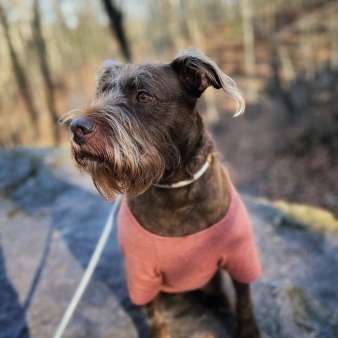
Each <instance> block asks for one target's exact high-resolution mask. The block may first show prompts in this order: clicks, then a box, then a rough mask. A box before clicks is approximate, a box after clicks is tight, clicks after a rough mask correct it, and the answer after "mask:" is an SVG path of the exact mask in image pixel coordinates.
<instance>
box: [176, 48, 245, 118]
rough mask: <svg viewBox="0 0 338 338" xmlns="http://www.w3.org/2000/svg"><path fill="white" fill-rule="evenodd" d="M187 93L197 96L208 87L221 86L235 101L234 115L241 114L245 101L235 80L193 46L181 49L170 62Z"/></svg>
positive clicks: (217, 87)
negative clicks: (235, 109)
mask: <svg viewBox="0 0 338 338" xmlns="http://www.w3.org/2000/svg"><path fill="white" fill-rule="evenodd" d="M171 66H172V67H173V68H174V69H175V71H176V72H177V73H178V75H179V77H180V81H181V82H182V83H183V85H184V86H185V88H186V89H187V91H188V93H189V94H190V95H192V96H194V97H196V98H199V97H200V96H201V95H202V93H203V92H204V91H205V90H206V89H207V88H208V87H209V86H213V87H214V88H216V89H220V88H222V89H223V90H224V91H225V93H227V94H228V95H229V96H230V97H231V98H232V99H234V100H235V101H236V102H237V111H236V114H235V116H237V115H239V114H242V113H243V112H244V109H245V102H244V99H243V97H242V96H241V94H240V93H239V91H238V89H237V86H236V84H235V82H234V81H233V80H232V79H231V78H230V77H229V76H227V75H225V74H224V73H223V72H222V71H221V70H220V69H219V67H218V66H217V64H216V63H215V62H214V61H212V60H211V59H210V58H208V57H207V56H206V55H204V54H202V53H201V52H199V51H198V50H197V49H195V48H186V49H183V50H182V51H181V52H180V53H179V54H178V55H177V56H176V58H175V59H174V61H173V62H172V63H171Z"/></svg>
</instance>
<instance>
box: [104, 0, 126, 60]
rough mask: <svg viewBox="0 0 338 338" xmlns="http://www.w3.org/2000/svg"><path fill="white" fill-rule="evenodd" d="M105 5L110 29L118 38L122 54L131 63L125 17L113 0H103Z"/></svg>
mask: <svg viewBox="0 0 338 338" xmlns="http://www.w3.org/2000/svg"><path fill="white" fill-rule="evenodd" d="M102 1H103V4H104V8H105V10H106V13H107V15H108V18H109V20H110V28H111V31H112V33H113V34H114V35H115V36H116V38H117V40H118V42H119V44H120V47H121V51H122V54H123V56H124V58H125V59H126V61H127V62H131V60H132V57H131V52H130V48H129V44H128V41H127V38H126V34H125V30H124V28H123V15H122V12H121V11H120V10H118V9H117V8H116V5H115V4H114V2H113V0H102Z"/></svg>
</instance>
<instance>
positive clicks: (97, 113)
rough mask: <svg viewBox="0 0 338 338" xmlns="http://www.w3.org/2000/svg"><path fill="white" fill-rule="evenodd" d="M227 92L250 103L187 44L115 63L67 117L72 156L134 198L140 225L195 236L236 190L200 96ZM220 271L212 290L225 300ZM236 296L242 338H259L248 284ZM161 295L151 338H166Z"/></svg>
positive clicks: (106, 190) (109, 187)
mask: <svg viewBox="0 0 338 338" xmlns="http://www.w3.org/2000/svg"><path fill="white" fill-rule="evenodd" d="M209 86H213V87H214V88H217V89H221V88H222V89H223V90H224V91H225V93H226V94H228V96H229V97H230V98H232V99H234V100H235V101H236V102H237V103H238V109H237V112H236V115H238V114H241V113H242V112H243V111H244V101H243V99H242V97H241V95H240V94H239V92H238V90H237V88H236V85H235V83H234V82H233V81H232V80H231V79H230V78H229V77H228V76H226V75H225V74H223V73H222V72H221V70H220V69H219V67H218V66H217V65H216V64H215V63H214V62H213V61H212V60H210V59H209V58H208V57H206V56H205V55H203V54H201V53H200V52H198V51H197V50H195V49H192V48H190V49H185V50H183V51H181V53H180V54H179V55H178V56H177V57H176V58H175V60H174V61H173V62H172V63H170V64H162V63H154V64H144V65H134V64H127V65H119V64H116V63H110V64H109V65H107V66H106V67H105V69H104V70H103V72H102V75H101V77H100V79H99V82H98V85H97V90H96V94H95V97H94V99H93V100H92V102H91V103H90V104H89V105H87V106H86V107H84V108H82V109H79V110H75V111H72V112H70V113H68V114H66V115H65V117H64V118H63V121H65V120H67V119H75V120H74V121H73V122H72V123H71V129H72V131H73V133H74V137H73V140H72V153H73V157H74V160H75V163H76V164H77V166H78V168H79V169H80V170H84V171H86V172H88V173H89V174H90V175H91V176H92V178H93V181H94V183H95V185H96V187H97V189H98V191H99V192H100V193H101V194H102V195H103V196H104V197H105V198H106V199H114V197H115V194H116V193H123V194H126V195H127V199H128V205H129V207H130V209H131V211H132V213H133V214H134V216H135V218H136V219H137V220H138V222H139V223H140V224H141V225H142V226H143V227H144V228H146V229H147V230H149V231H150V232H152V233H155V234H158V235H161V236H171V237H176V236H185V235H189V234H193V233H196V232H198V231H201V230H203V229H205V228H208V227H210V226H211V225H212V224H214V223H216V222H217V221H219V220H220V219H221V218H223V217H224V215H225V214H226V212H227V210H228V206H229V203H230V192H229V191H230V188H229V182H228V180H227V177H226V176H225V174H224V171H223V169H222V167H221V164H220V162H219V160H218V159H217V157H216V156H215V154H214V147H213V141H212V140H211V138H210V137H209V136H208V135H207V133H206V132H205V130H204V127H203V122H202V119H201V117H200V115H199V113H198V112H197V110H196V101H197V99H198V98H199V97H200V96H201V95H202V93H203V92H204V90H205V89H206V88H207V87H209ZM209 154H213V160H212V163H211V165H210V168H209V169H208V170H207V171H206V173H205V174H204V175H203V176H202V177H201V178H199V179H198V180H197V181H195V182H194V183H192V184H190V185H188V186H186V187H182V188H178V189H162V188H158V187H155V186H154V185H153V184H154V183H158V182H159V183H162V184H171V183H174V182H178V181H181V180H186V179H191V178H192V176H193V174H194V173H196V172H197V171H198V170H199V169H200V168H201V167H202V165H203V164H204V163H205V161H206V159H207V156H208V155H209ZM219 276H220V275H219V272H218V273H217V274H216V275H215V277H214V278H213V280H212V281H210V285H208V286H206V289H209V290H210V286H212V288H213V292H214V293H215V294H216V295H217V294H219V296H220V297H221V294H222V292H223V291H222V286H221V283H222V282H221V279H220V278H219ZM234 286H235V289H236V293H237V337H241V338H244V337H248V338H249V337H251V338H256V337H259V332H258V329H257V326H256V324H255V320H254V317H253V313H252V303H251V298H250V290H249V285H247V284H242V283H239V282H236V281H234ZM159 303H160V295H159V296H158V297H157V298H156V299H155V300H154V301H153V302H151V304H148V306H147V308H148V312H149V315H150V316H151V317H152V318H153V319H154V320H153V323H152V327H151V329H152V337H167V329H166V326H165V324H164V322H163V320H162V318H161V315H159V314H160V305H159Z"/></svg>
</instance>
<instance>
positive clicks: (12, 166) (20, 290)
mask: <svg viewBox="0 0 338 338" xmlns="http://www.w3.org/2000/svg"><path fill="white" fill-rule="evenodd" d="M244 200H245V203H246V204H247V206H248V208H249V211H250V216H251V219H252V223H253V228H254V233H255V237H256V242H257V245H258V248H259V254H260V259H261V263H262V268H263V273H262V277H261V278H260V280H258V281H257V282H255V283H254V285H253V297H254V300H255V313H256V317H257V320H258V323H259V326H260V328H261V331H262V337H263V338H264V337H272V338H277V337H278V338H284V337H285V338H290V337H297V338H303V337H304V338H305V337H320V338H322V337H325V338H335V337H338V282H337V281H338V254H337V253H338V237H337V235H335V234H331V233H320V232H316V231H315V230H311V229H310V228H306V227H304V226H302V227H299V226H298V225H297V222H295V223H293V222H292V220H290V219H285V218H284V216H283V214H282V213H280V212H279V211H278V210H276V209H275V208H273V207H271V206H270V205H269V204H268V203H266V202H264V201H263V202H262V201H261V200H259V199H255V198H252V197H250V198H249V197H244ZM110 210H111V205H110V204H108V203H107V202H105V201H103V199H102V198H101V197H100V196H99V195H98V194H97V193H96V191H95V189H94V188H93V185H92V183H91V180H90V178H89V177H88V176H86V175H84V174H80V173H78V172H76V171H75V169H74V168H73V165H72V163H71V161H70V157H69V153H68V150H65V149H24V148H21V149H15V150H11V151H10V150H0V338H21V337H33V338H45V337H52V336H53V333H54V331H55V329H56V327H57V325H58V323H59V321H60V319H61V317H62V315H63V313H64V311H65V309H66V307H67V305H68V303H69V301H70V300H71V297H72V296H73V294H74V292H75V290H76V287H77V286H78V283H79V282H80V280H81V277H82V275H83V273H84V269H85V268H86V266H87V265H88V262H89V259H90V256H91V254H92V252H93V250H94V248H95V246H96V243H97V240H98V238H99V236H100V234H101V231H102V229H103V227H104V225H105V223H106V221H107V218H108V214H109V212H110ZM227 282H228V281H227ZM227 284H228V287H229V293H230V296H231V295H232V292H231V291H232V290H231V288H230V283H227ZM230 299H232V301H233V296H232V297H230ZM165 311H166V317H167V321H168V322H169V323H170V330H171V332H172V335H173V337H174V338H183V337H184V338H188V337H189V338H190V337H195V338H206V337H208V338H211V337H214V338H221V337H229V336H231V335H232V331H233V330H232V326H233V325H232V323H233V318H234V317H233V313H232V312H231V310H230V309H229V310H226V311H225V312H223V313H222V312H221V311H218V312H217V311H216V312H215V311H214V309H212V307H210V306H208V299H206V298H205V296H203V295H201V294H200V293H198V292H193V293H189V294H187V295H185V296H181V295H175V296H170V297H167V299H166V302H165ZM220 317H221V318H222V320H219V318H220ZM147 336H148V331H147V326H146V321H145V316H144V312H143V310H142V309H141V308H138V307H136V306H134V305H132V304H131V302H130V300H129V298H128V293H127V290H126V282H125V276H124V262H123V258H122V256H121V254H120V252H119V249H118V244H117V241H116V228H115V229H114V230H113V232H112V234H111V236H110V238H109V241H108V243H107V245H106V247H105V250H104V253H103V255H102V258H101V259H100V262H99V264H98V267H97V269H96V270H95V273H94V276H93V278H92V280H91V281H90V283H89V286H88V288H87V290H86V292H85V294H84V296H83V298H82V299H81V301H80V304H79V306H78V308H77V309H76V311H75V314H74V316H73V318H72V320H71V322H70V324H69V326H68V327H67V330H66V331H65V334H64V337H68V338H70V337H72V338H74V337H93V338H94V337H95V338H100V337H102V338H106V337H107V338H108V337H109V338H111V337H117V338H134V337H141V338H143V337H147Z"/></svg>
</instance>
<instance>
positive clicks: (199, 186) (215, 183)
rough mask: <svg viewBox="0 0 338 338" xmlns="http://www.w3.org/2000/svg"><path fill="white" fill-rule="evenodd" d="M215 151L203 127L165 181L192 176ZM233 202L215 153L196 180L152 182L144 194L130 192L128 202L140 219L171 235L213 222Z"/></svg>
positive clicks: (201, 227) (160, 232) (144, 224)
mask: <svg viewBox="0 0 338 338" xmlns="http://www.w3.org/2000/svg"><path fill="white" fill-rule="evenodd" d="M212 153H213V142H212V140H211V138H210V137H209V136H208V135H207V133H205V131H204V130H202V133H201V134H200V137H199V138H198V140H197V141H196V142H195V145H194V147H193V149H192V150H191V151H190V152H189V154H187V155H186V157H184V158H182V161H181V165H180V166H179V167H178V168H177V170H176V171H175V172H174V174H173V175H172V176H171V177H170V178H169V179H167V180H162V182H165V183H166V184H171V183H175V182H179V181H181V180H185V179H189V178H191V177H192V175H193V174H194V173H195V172H197V171H198V170H199V169H200V168H201V166H203V164H204V163H205V161H206V160H207V157H208V154H212ZM160 182H161V181H160ZM210 201H212V203H210ZM229 203H230V186H229V183H228V180H227V178H226V176H225V174H224V171H223V168H222V166H221V164H220V162H219V161H218V159H217V158H216V157H214V156H213V158H212V162H211V164H210V167H209V168H208V170H207V171H206V172H205V173H204V174H203V175H202V176H201V177H200V178H199V179H198V180H196V181H195V182H193V183H192V184H189V185H187V186H184V187H181V188H177V189H161V188H157V187H154V186H151V187H150V188H149V189H148V190H147V191H145V192H144V193H142V194H141V195H137V196H133V195H130V196H128V205H129V207H130V209H131V211H132V213H133V214H134V216H135V218H136V219H137V220H138V222H139V223H140V224H141V225H142V226H143V227H144V228H146V229H147V230H148V231H150V232H152V233H155V234H158V235H161V236H168V237H179V236H186V235H189V234H193V233H196V232H198V231H201V230H203V229H205V228H207V227H209V226H211V225H213V224H214V223H216V222H217V221H219V220H220V219H221V218H222V217H224V215H225V214H226V212H227V210H228V206H229ZM149 210H152V212H151V213H150V212H149ZM192 210H193V212H191V211H192Z"/></svg>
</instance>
